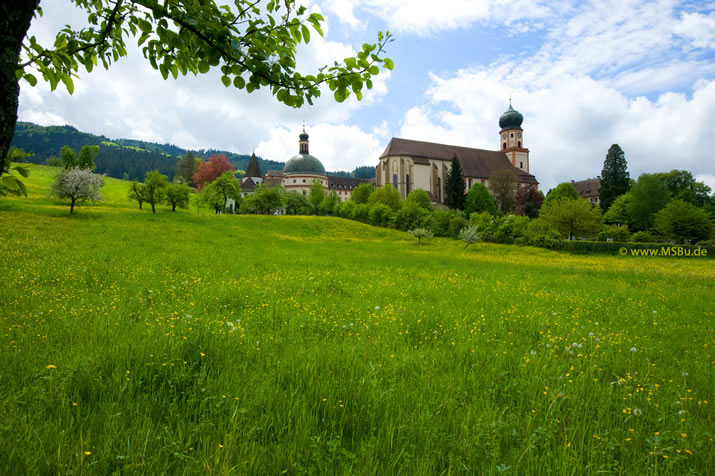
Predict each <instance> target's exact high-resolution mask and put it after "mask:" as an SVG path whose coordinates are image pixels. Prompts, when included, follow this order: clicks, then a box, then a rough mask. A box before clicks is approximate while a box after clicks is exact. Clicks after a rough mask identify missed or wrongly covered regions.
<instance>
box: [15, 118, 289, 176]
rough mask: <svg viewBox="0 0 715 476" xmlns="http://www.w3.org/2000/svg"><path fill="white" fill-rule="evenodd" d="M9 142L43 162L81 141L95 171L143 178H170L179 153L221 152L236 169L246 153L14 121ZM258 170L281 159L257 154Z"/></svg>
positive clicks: (205, 154)
mask: <svg viewBox="0 0 715 476" xmlns="http://www.w3.org/2000/svg"><path fill="white" fill-rule="evenodd" d="M11 145H12V146H14V147H18V148H20V149H23V150H24V151H25V152H32V153H33V155H32V156H30V157H28V158H27V161H28V162H32V163H35V164H44V163H45V162H46V161H47V159H48V158H50V157H52V156H59V155H60V150H61V149H62V147H63V146H65V145H67V146H69V147H71V148H72V149H73V150H74V151H75V152H79V149H81V148H82V146H84V145H96V146H99V153H98V154H97V158H96V159H95V164H96V165H97V172H98V173H105V174H107V175H109V176H110V177H115V178H124V176H125V174H126V176H127V177H128V178H129V179H130V180H133V179H138V180H143V179H144V174H146V172H148V171H150V170H155V169H157V170H159V172H161V173H162V174H164V175H167V176H169V179H173V178H174V174H175V173H176V171H175V167H176V162H177V161H178V160H179V158H180V157H181V156H184V155H186V154H188V153H189V152H192V153H193V154H194V155H195V156H196V157H201V158H208V157H209V156H210V155H212V154H223V155H225V156H226V157H228V160H229V161H230V162H231V163H232V164H233V166H234V167H236V169H238V170H246V167H247V166H248V161H249V159H250V155H247V154H236V153H233V152H228V151H222V150H198V151H197V150H188V149H183V148H181V147H178V146H175V145H173V144H158V143H156V142H147V141H141V140H135V139H110V138H108V137H106V136H103V135H96V134H90V133H88V132H82V131H80V130H78V129H77V128H75V127H73V126H68V125H65V126H40V125H37V124H34V123H32V122H21V121H18V123H17V126H16V128H15V135H14V136H13V138H12V142H11ZM258 163H259V164H260V166H261V169H262V170H264V171H265V170H268V169H282V168H283V166H284V165H285V163H284V162H277V161H275V160H266V159H263V158H261V157H258Z"/></svg>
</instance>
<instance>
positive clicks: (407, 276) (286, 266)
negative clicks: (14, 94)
mask: <svg viewBox="0 0 715 476" xmlns="http://www.w3.org/2000/svg"><path fill="white" fill-rule="evenodd" d="M52 174H53V169H51V168H49V167H42V166H33V169H32V175H31V176H30V177H29V178H28V179H27V182H28V190H29V193H30V195H29V197H28V198H24V197H21V198H16V197H11V198H9V197H5V198H0V242H1V243H2V252H1V253H0V324H1V325H2V332H1V333H0V415H2V418H0V439H1V440H2V441H3V444H2V445H0V473H2V474H134V473H142V474H144V473H146V474H163V473H168V474H202V473H203V474H281V473H286V474H305V473H309V474H353V473H354V474H375V475H383V474H405V475H422V474H424V475H436V474H515V475H522V474H558V475H572V474H597V473H598V474H633V475H640V474H672V475H683V474H701V475H707V474H715V451H713V447H715V445H714V443H713V437H714V433H715V417H714V416H715V413H714V412H713V402H712V400H713V398H714V395H713V390H714V385H713V370H714V369H713V367H714V365H715V358H714V356H713V350H714V349H715V332H714V330H715V329H714V327H715V326H714V325H713V323H714V322H715V320H714V318H715V268H714V267H713V261H712V260H711V259H704V258H689V259H682V258H681V259H676V258H656V257H631V256H628V257H618V256H574V255H569V254H565V253H559V252H553V251H548V250H544V249H537V248H530V247H518V246H508V245H493V244H484V243H479V244H476V245H473V246H470V247H469V248H467V249H464V246H463V243H461V242H458V241H454V240H449V239H434V240H432V241H430V242H429V243H427V244H422V245H419V244H417V241H416V240H415V239H414V238H413V237H411V236H410V235H408V234H406V233H402V232H398V231H394V230H389V229H383V228H374V227H371V226H368V225H363V224H360V223H357V222H354V221H348V220H343V219H339V218H328V217H289V216H282V217H274V216H247V215H236V216H230V215H219V216H217V215H214V214H213V213H212V212H210V211H207V210H206V209H202V210H201V211H200V213H197V209H196V207H195V205H194V206H192V207H190V208H189V209H188V210H181V211H177V212H176V213H172V212H171V210H170V209H169V208H167V207H166V206H160V207H159V208H158V210H157V211H158V213H157V214H156V215H153V214H152V213H151V210H150V207H147V206H145V208H149V209H148V210H147V209H145V210H143V211H140V210H139V209H138V206H137V204H136V203H132V202H129V201H128V200H127V198H126V193H127V188H128V183H127V182H123V181H121V180H115V179H106V180H105V187H104V188H103V194H104V196H105V199H106V201H105V202H103V203H100V204H93V205H81V206H79V207H78V208H76V214H75V215H73V216H70V215H69V206H68V204H66V203H64V202H61V201H58V200H55V199H52V198H49V197H48V196H47V193H48V192H47V187H48V185H49V183H50V182H51V180H52Z"/></svg>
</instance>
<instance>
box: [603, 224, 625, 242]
mask: <svg viewBox="0 0 715 476" xmlns="http://www.w3.org/2000/svg"><path fill="white" fill-rule="evenodd" d="M630 236H631V233H630V232H629V231H628V227H627V226H626V225H604V227H603V229H602V230H601V231H600V232H599V233H598V241H608V240H609V239H610V240H611V241H628V239H629V238H630Z"/></svg>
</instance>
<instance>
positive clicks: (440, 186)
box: [437, 177, 442, 203]
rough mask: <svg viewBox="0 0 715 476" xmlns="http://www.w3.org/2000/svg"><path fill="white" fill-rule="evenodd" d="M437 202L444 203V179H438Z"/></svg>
mask: <svg viewBox="0 0 715 476" xmlns="http://www.w3.org/2000/svg"><path fill="white" fill-rule="evenodd" d="M437 202H438V203H442V178H441V177H437Z"/></svg>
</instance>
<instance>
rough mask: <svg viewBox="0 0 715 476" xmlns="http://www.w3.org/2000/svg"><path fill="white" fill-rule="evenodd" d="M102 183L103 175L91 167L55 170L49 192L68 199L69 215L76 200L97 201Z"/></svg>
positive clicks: (100, 197)
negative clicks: (93, 170) (55, 175)
mask: <svg viewBox="0 0 715 476" xmlns="http://www.w3.org/2000/svg"><path fill="white" fill-rule="evenodd" d="M103 184H104V177H103V176H102V175H99V174H95V173H93V172H92V170H91V169H80V168H78V167H75V168H72V169H63V170H60V171H59V172H57V177H56V179H55V181H54V183H53V184H52V186H51V188H50V194H51V195H52V196H54V197H57V198H61V199H69V201H70V215H71V214H72V213H74V206H75V203H77V202H85V201H86V202H99V201H101V200H102V195H100V193H99V189H100V188H102V185H103Z"/></svg>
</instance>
